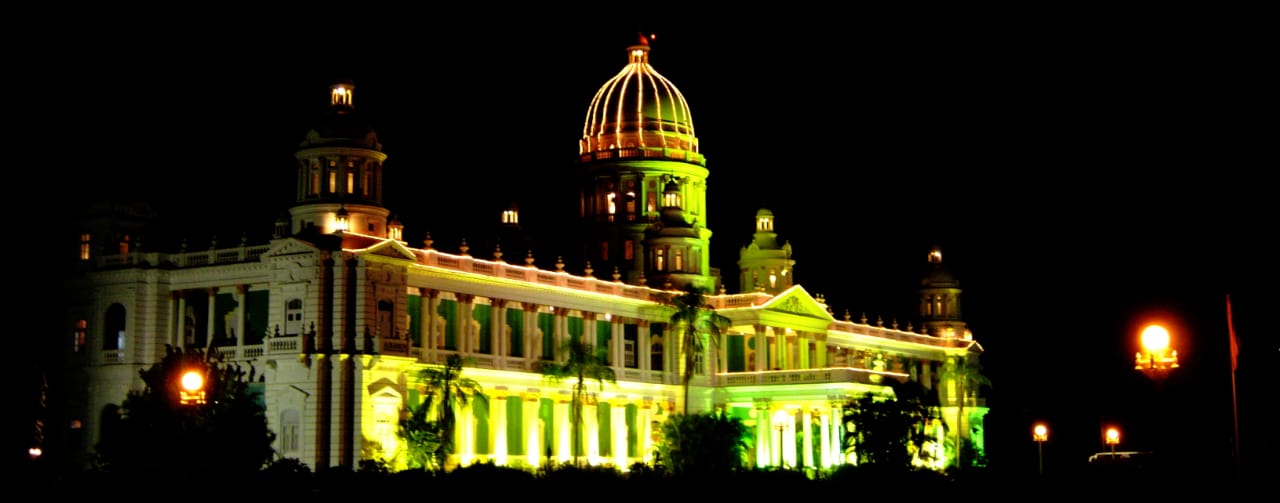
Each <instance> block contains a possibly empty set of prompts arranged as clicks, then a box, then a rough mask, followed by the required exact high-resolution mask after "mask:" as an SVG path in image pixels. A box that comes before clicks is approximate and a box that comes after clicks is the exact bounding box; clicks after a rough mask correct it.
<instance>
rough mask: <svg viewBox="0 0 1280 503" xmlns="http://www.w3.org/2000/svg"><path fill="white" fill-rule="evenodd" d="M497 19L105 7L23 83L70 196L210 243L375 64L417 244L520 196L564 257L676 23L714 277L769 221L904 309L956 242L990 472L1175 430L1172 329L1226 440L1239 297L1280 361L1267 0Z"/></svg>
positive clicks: (372, 78)
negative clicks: (1147, 429)
mask: <svg viewBox="0 0 1280 503" xmlns="http://www.w3.org/2000/svg"><path fill="white" fill-rule="evenodd" d="M472 9H473V8H469V9H468V10H472ZM471 14H475V15H473V16H471V17H467V16H461V17H458V16H450V17H445V16H443V15H437V16H425V17H423V16H415V17H407V16H406V17H397V16H392V17H380V16H379V15H378V14H377V13H368V12H362V13H358V14H353V15H351V16H350V17H348V16H346V15H339V14H337V13H326V14H314V15H308V16H302V17H300V18H288V17H280V18H275V17H272V18H260V17H255V18H249V17H241V16H240V15H238V14H236V15H232V14H229V13H226V12H221V13H167V14H166V16H172V19H171V20H170V22H166V23H144V22H141V21H137V20H130V19H113V20H112V22H100V21H101V20H95V21H96V22H90V21H89V18H90V17H91V16H89V17H86V18H85V19H80V20H71V21H70V22H68V23H66V24H64V25H60V26H59V27H57V28H55V29H53V30H51V31H48V32H45V33H44V35H42V36H41V37H40V38H36V39H30V40H26V41H24V42H25V46H26V47H29V48H30V49H32V50H31V51H26V52H21V53H20V55H19V56H17V64H18V68H19V69H21V70H22V71H20V72H18V73H16V74H15V75H14V76H13V77H14V78H13V79H12V80H13V81H14V82H11V83H12V84H15V85H16V86H17V88H18V89H19V90H20V94H18V96H21V97H22V102H21V103H18V104H19V105H22V107H21V108H23V109H25V110H29V111H32V112H35V113H33V114H29V115H27V114H24V115H21V116H20V119H21V120H23V121H24V122H23V123H22V124H21V126H24V128H23V129H24V130H26V131H31V132H33V133H35V134H36V135H37V136H38V138H34V140H36V142H34V143H33V145H39V146H44V147H46V148H47V149H46V150H45V152H47V153H48V155H47V156H46V157H45V158H44V159H43V160H41V161H40V163H39V164H38V165H37V166H39V167H38V168H37V169H36V171H37V172H38V175H40V176H38V178H42V177H43V176H44V175H53V176H52V178H49V179H47V180H46V181H47V182H48V183H49V184H50V185H49V187H50V188H53V189H54V190H56V191H57V193H59V194H63V195H65V196H68V197H70V198H80V197H96V196H103V195H107V194H115V195H119V196H142V197H145V198H146V199H148V200H151V201H152V202H153V203H154V204H156V205H157V207H158V208H160V209H161V210H162V211H166V212H168V213H169V214H172V215H183V216H182V217H181V219H182V221H183V222H185V223H186V224H187V225H189V226H190V227H191V231H190V236H191V239H192V240H193V241H201V240H207V239H208V238H207V236H206V234H214V233H216V232H217V231H206V230H204V229H209V228H211V227H209V225H210V224H212V223H213V222H216V221H218V220H224V219H230V220H231V221H233V222H234V224H233V225H230V226H224V227H220V228H221V229H223V231H224V232H226V231H225V229H235V231H234V232H239V230H242V229H246V228H250V229H258V231H256V232H260V233H263V234H269V233H270V229H271V224H272V222H273V220H274V218H275V216H276V214H277V213H278V212H280V211H282V210H284V209H286V208H287V207H288V205H289V204H290V203H291V202H292V200H293V196H294V194H293V187H294V185H293V180H292V176H293V169H294V166H293V164H292V153H293V149H294V148H295V147H296V146H297V144H298V142H299V141H301V139H302V135H303V134H304V133H305V131H306V126H307V123H308V120H309V119H310V118H311V117H312V116H313V115H314V114H315V113H317V112H319V111H320V110H322V109H323V107H324V105H325V104H326V103H327V101H326V100H327V89H328V85H329V84H330V83H331V82H332V81H333V79H335V78H350V79H351V80H352V81H353V82H354V83H355V85H356V96H355V100H356V107H357V109H358V110H360V111H361V113H363V114H365V115H366V116H367V117H368V118H369V119H370V120H371V121H372V122H373V124H374V125H375V127H376V128H377V129H378V131H379V133H380V138H381V140H382V142H383V145H384V150H385V151H386V152H387V153H388V160H387V162H386V165H385V166H386V168H385V169H386V179H387V183H388V185H387V187H386V193H385V196H386V197H385V202H386V204H387V205H388V206H389V207H390V208H391V209H392V210H393V211H394V212H395V213H396V214H397V215H399V217H400V219H401V221H402V222H404V224H405V229H406V238H407V239H408V240H409V241H410V242H411V244H415V245H417V244H420V243H419V240H420V239H421V237H422V236H423V235H424V234H425V233H426V232H428V231H429V232H431V233H432V235H433V238H435V240H436V245H437V246H438V247H441V248H444V249H450V248H456V245H457V242H458V240H460V239H462V238H470V239H478V238H477V237H474V236H468V232H472V233H474V232H476V231H475V230H474V229H477V228H481V227H482V226H484V227H487V226H490V223H491V222H494V221H496V219H497V215H498V213H497V212H498V210H499V209H500V208H501V207H502V205H504V204H506V203H507V202H510V201H512V200H515V201H517V202H518V204H520V206H521V209H522V210H523V211H522V213H523V215H522V219H523V222H524V223H525V226H526V228H527V229H530V230H531V231H533V232H535V233H538V234H541V235H544V236H552V237H553V238H551V239H548V240H547V241H548V242H552V243H553V242H556V240H557V239H571V237H572V236H570V235H567V234H566V233H568V229H570V228H571V226H569V225H565V224H563V222H566V220H565V219H567V218H573V215H574V212H575V211H576V201H575V200H574V199H573V197H574V196H573V194H574V193H573V187H572V186H571V183H572V178H571V177H572V173H573V164H572V162H573V158H574V156H575V154H576V148H577V146H576V141H577V139H578V136H579V135H580V133H581V128H582V118H583V117H584V116H585V112H586V108H587V105H588V104H589V100H590V98H591V96H592V94H593V93H594V92H595V91H596V90H597V89H598V87H599V86H600V85H601V84H603V83H604V82H605V81H606V80H607V79H608V78H610V77H611V76H613V75H614V74H615V73H616V72H618V71H619V70H620V69H622V67H623V66H624V65H625V63H626V61H627V60H626V54H625V49H626V47H627V45H629V44H631V43H633V42H634V41H635V40H636V38H637V34H638V33H639V32H644V33H652V34H655V35H656V37H655V38H654V40H653V43H652V52H651V55H650V56H651V57H650V60H651V63H652V64H653V66H654V68H655V69H656V70H657V71H658V72H659V73H661V74H663V75H664V76H666V77H667V78H669V79H670V80H671V81H672V82H674V83H675V84H676V86H678V88H679V89H680V90H681V91H682V93H683V94H684V95H685V97H686V98H687V99H688V101H689V103H690V106H691V108H692V116H693V121H694V125H695V127H696V130H697V135H698V137H699V139H700V142H701V146H702V152H703V153H704V154H705V155H706V157H707V159H708V169H709V170H710V172H711V175H710V178H709V186H710V189H709V190H710V192H709V195H708V200H709V206H710V208H709V215H708V217H707V222H708V226H709V227H710V228H711V230H712V231H713V232H714V233H715V234H714V236H713V237H712V253H713V261H714V262H715V263H714V264H713V265H714V266H717V267H720V268H721V270H722V272H723V273H724V275H725V277H726V281H727V282H729V283H730V285H731V286H732V285H734V284H736V276H735V274H734V271H735V269H736V259H737V251H738V249H739V248H740V247H741V246H743V245H745V244H747V243H749V242H750V235H751V231H752V227H751V225H752V218H753V217H754V214H755V211H756V210H757V209H759V208H769V209H771V210H772V211H773V212H774V214H775V215H776V217H777V229H778V231H779V234H780V236H781V238H782V239H785V240H787V241H790V242H791V244H792V246H793V247H794V249H795V258H796V259H797V261H798V264H797V278H798V279H799V281H800V283H801V284H802V286H804V287H805V288H806V290H808V291H809V292H810V293H811V294H822V295H824V296H825V297H826V298H827V300H828V302H829V304H830V305H831V306H832V307H833V309H834V310H835V311H836V315H837V316H842V315H843V313H844V311H845V310H848V311H850V312H851V314H852V315H853V316H854V317H855V318H857V317H859V315H860V314H862V313H865V314H867V315H868V316H869V317H870V318H872V319H874V318H875V317H876V316H878V315H880V316H884V318H885V319H886V323H887V322H888V321H889V320H891V319H894V318H899V317H900V318H902V319H904V320H906V319H909V318H910V317H911V314H912V311H913V309H914V304H913V303H912V298H911V294H912V293H913V291H914V289H915V288H916V287H917V286H918V281H919V279H920V278H921V276H922V274H923V273H924V271H925V265H926V264H925V257H926V253H927V252H928V250H929V248H930V247H931V246H934V245H938V246H941V247H942V249H943V252H944V257H945V259H944V260H945V263H946V264H947V265H948V267H949V268H950V269H951V270H952V271H953V272H954V273H955V274H956V276H957V277H958V279H959V280H960V281H961V285H962V287H963V288H964V309H965V319H966V321H967V322H968V323H969V325H970V327H971V328H972V329H973V331H974V334H975V337H976V338H977V340H978V341H979V342H981V343H982V345H983V346H984V347H985V348H986V349H987V356H986V357H984V360H983V361H984V365H985V366H986V367H987V369H988V373H989V374H991V378H992V380H993V389H992V396H991V401H992V403H993V406H995V407H997V408H996V409H995V410H996V412H993V416H992V418H991V422H992V423H993V424H992V425H991V426H990V428H992V429H994V428H997V427H998V428H1000V431H999V432H995V431H993V432H992V433H991V436H993V437H996V439H995V440H993V443H994V444H995V445H999V446H1000V447H996V446H995V445H993V446H992V447H990V448H989V449H992V450H995V451H996V452H993V455H996V454H997V453H998V454H1001V455H1004V456H1010V457H1013V456H1021V455H1024V454H1025V451H1024V450H1025V449H1026V448H1028V447H1027V445H1030V443H1029V437H1028V435H1029V433H1028V431H1029V428H1030V426H1029V424H1030V423H1029V422H1028V421H1030V420H1031V419H1035V418H1051V419H1055V420H1057V421H1060V422H1061V423H1065V424H1069V425H1070V426H1066V425H1064V426H1063V427H1062V430H1060V431H1063V433H1062V434H1063V435H1064V436H1066V437H1067V438H1072V435H1073V434H1074V435H1076V437H1075V440H1076V441H1077V443H1078V444H1080V445H1078V446H1076V450H1073V451H1071V453H1070V457H1069V461H1070V462H1075V461H1076V460H1077V457H1076V454H1077V452H1076V451H1077V450H1079V451H1092V450H1098V449H1100V445H1099V444H1100V441H1099V440H1098V439H1097V438H1095V436H1096V433H1097V431H1096V428H1097V427H1098V426H1097V424H1098V423H1099V422H1101V421H1104V420H1106V419H1107V418H1110V417H1130V418H1132V416H1133V415H1134V414H1139V415H1140V414H1144V413H1149V411H1150V407H1148V406H1144V405H1142V404H1144V403H1146V402H1145V401H1144V400H1142V399H1134V397H1135V396H1140V397H1141V396H1146V395H1143V393H1144V391H1143V389H1142V387H1143V386H1144V385H1146V384H1144V381H1142V380H1141V379H1140V378H1141V376H1137V375H1136V374H1135V372H1134V371H1133V370H1132V368H1131V365H1130V359H1131V358H1132V353H1133V351H1134V350H1135V349H1136V344H1137V341H1136V338H1137V335H1136V334H1137V332H1136V330H1137V324H1138V323H1140V322H1141V321H1142V320H1144V319H1146V318H1147V317H1148V316H1153V314H1152V313H1158V312H1166V313H1171V314H1172V315H1173V316H1174V318H1176V320H1178V321H1179V323H1180V325H1178V326H1179V327H1180V328H1182V329H1184V331H1183V332H1179V333H1175V337H1176V338H1177V340H1179V341H1182V342H1183V343H1184V344H1185V346H1183V347H1182V348H1180V352H1181V353H1182V354H1183V355H1184V358H1185V359H1186V360H1187V364H1186V365H1185V367H1186V370H1187V372H1185V373H1184V374H1187V375H1188V376H1187V377H1184V378H1180V379H1183V380H1184V381H1185V382H1184V383H1183V384H1181V385H1182V386H1185V388H1184V390H1183V391H1182V392H1181V393H1184V394H1185V395H1191V394H1195V396H1197V397H1198V398H1197V399H1198V400H1200V401H1201V402H1200V403H1202V404H1203V405H1202V406H1197V409H1198V410H1200V412H1198V413H1197V414H1199V415H1197V416H1196V417H1197V418H1199V419H1203V420H1204V421H1205V422H1206V423H1208V424H1209V425H1210V426H1208V427H1207V428H1209V429H1210V431H1212V434H1211V438H1210V439H1208V440H1206V441H1205V442H1208V443H1209V444H1210V445H1209V446H1208V447H1205V449H1206V450H1210V451H1213V452H1215V453H1217V452H1219V450H1220V447H1221V441H1222V438H1223V427H1224V425H1225V426H1226V427H1227V428H1228V432H1227V433H1229V427H1230V402H1229V399H1230V394H1229V392H1230V388H1229V386H1230V384H1229V381H1228V379H1229V373H1228V371H1227V369H1226V365H1227V356H1226V347H1227V331H1226V321H1225V314H1224V306H1223V304H1224V300H1225V297H1226V295H1228V294H1230V295H1231V296H1232V299H1233V302H1234V303H1235V305H1236V312H1235V321H1236V325H1237V330H1238V332H1240V334H1241V338H1242V344H1243V348H1244V349H1245V350H1249V351H1254V352H1256V353H1255V354H1259V355H1261V353H1263V352H1264V351H1269V352H1270V353H1273V354H1270V355H1267V356H1266V358H1270V360H1269V361H1272V362H1274V360H1275V356H1274V353H1275V352H1276V351H1277V348H1276V338H1275V336H1274V335H1273V334H1267V333H1264V332H1263V330H1264V328H1263V327H1264V325H1263V320H1261V318H1263V316H1264V313H1265V312H1269V311H1270V308H1269V307H1267V304H1266V303H1265V299H1263V298H1262V297H1261V291H1262V289H1261V288H1258V285H1260V284H1266V283H1268V282H1270V281H1272V280H1273V278H1274V276H1275V275H1274V273H1273V272H1271V271H1272V269H1273V268H1272V267H1271V264H1270V261H1269V260H1268V257H1267V255H1266V253H1265V251H1266V248H1265V245H1267V244H1269V243H1270V241H1271V240H1272V238H1273V236H1274V235H1275V229H1276V224H1275V217H1276V211H1275V209H1274V207H1273V203H1272V201H1273V200H1274V196H1272V193H1273V191H1272V189H1271V185H1270V184H1267V183H1265V180H1268V179H1269V176H1268V175H1267V171H1269V170H1271V169H1273V166H1274V164H1275V162H1274V155H1269V154H1271V152H1270V150H1272V149H1265V150H1264V148H1263V147H1264V145H1270V144H1271V143H1272V142H1273V141H1274V140H1273V137H1274V135H1273V133H1270V131H1269V130H1267V129H1264V128H1263V127H1261V126H1262V125H1264V124H1267V123H1269V122H1272V121H1270V120H1265V119H1269V118H1270V117H1273V116H1274V114H1270V113H1266V112H1267V111H1273V110H1274V105H1273V99H1272V98H1271V97H1270V96H1269V94H1270V93H1268V95H1264V94H1263V92H1262V91H1263V90H1270V89H1274V88H1275V87H1274V86H1273V85H1272V84H1274V80H1273V79H1272V77H1270V76H1269V74H1268V72H1267V70H1269V68H1267V67H1268V66H1274V65H1269V64H1264V63H1263V62H1262V61H1263V60H1259V57H1260V56H1267V57H1269V58H1270V59H1271V60H1274V53H1272V54H1270V55H1266V54H1265V53H1264V51H1262V50H1261V49H1260V48H1261V47H1263V45H1262V44H1261V42H1262V41H1263V38H1264V37H1263V36H1262V32H1259V31H1256V30H1255V29H1253V24H1254V23H1253V22H1251V20H1250V19H1249V17H1248V16H1247V15H1244V13H1241V14H1239V15H1236V14H1231V13H1203V12H1201V13H1197V12H1168V11H1147V12H1118V11H1114V10H1113V11H1108V12H1049V11H1048V9H1045V11H1042V12H1031V11H1023V12H1007V11H1006V12H999V13H996V12H958V13H946V12H897V13H883V12H868V11H850V12H849V13H836V12H825V11H806V10H801V9H796V10H795V11H792V10H787V11H784V12H777V11H767V12H766V11H739V12H735V13H731V14H727V15H724V16H710V15H708V16H678V15H669V16H668V15H664V16H652V17H649V18H639V19H637V18H635V16H631V15H627V16H614V15H611V14H603V13H602V14H601V15H600V16H598V17H593V18H589V17H585V16H573V17H563V16H554V15H550V14H547V15H543V16H539V17H527V18H526V17H522V16H520V15H518V14H516V15H512V16H510V17H507V18H503V19H493V18H487V17H481V16H480V15H479V13H478V12H472V13H471ZM528 14H531V15H533V14H537V13H536V12H530V13H528ZM206 15H212V19H213V20H217V21H218V22H213V21H205V22H200V20H202V19H207V16H206ZM366 16H367V17H366ZM532 19H546V20H545V21H532ZM55 42H57V43H56V44H55ZM221 239H235V237H233V236H225V235H224V236H221ZM474 252H475V251H474V250H473V253H474ZM548 253H555V252H548ZM539 258H540V259H541V260H540V261H539V262H540V264H541V265H544V266H549V263H550V261H552V260H554V257H551V256H545V257H539ZM569 268H570V269H571V270H573V269H580V268H581V265H574V264H570V265H569ZM1272 332H1274V331H1272ZM1261 358H1262V357H1261V356H1259V361H1262V359H1261ZM1193 372H1194V373H1193ZM1135 376H1136V378H1135ZM1080 382H1084V383H1087V384H1088V386H1081V385H1079V383H1080ZM1177 386H1179V385H1174V384H1171V385H1169V387H1170V388H1171V389H1172V388H1176V387H1177ZM1178 393H1179V392H1175V391H1170V392H1169V394H1171V395H1174V397H1173V398H1170V400H1176V399H1178V396H1177V394H1178ZM1148 405H1149V404H1148ZM1135 409H1142V410H1140V411H1138V412H1135ZM1200 415H1202V416H1203V417H1200ZM1131 422H1139V420H1138V419H1131ZM1139 428H1140V427H1139V426H1136V425H1135V429H1139ZM1024 437H1028V438H1024ZM1059 438H1061V437H1059ZM1066 443H1067V442H1066V441H1064V447H1065V446H1066ZM1030 448H1032V449H1033V448H1034V447H1033V446H1032V447H1030ZM1215 449H1218V450H1215ZM1002 450H1003V451H1002ZM1064 462H1067V461H1064Z"/></svg>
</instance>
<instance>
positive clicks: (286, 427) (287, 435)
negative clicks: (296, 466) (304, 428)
mask: <svg viewBox="0 0 1280 503" xmlns="http://www.w3.org/2000/svg"><path fill="white" fill-rule="evenodd" d="M301 425H302V421H301V419H300V414H298V411H297V409H288V410H285V411H284V412H282V413H281V414H280V453H281V454H288V453H293V452H298V436H299V435H298V433H299V431H298V430H299V429H301Z"/></svg>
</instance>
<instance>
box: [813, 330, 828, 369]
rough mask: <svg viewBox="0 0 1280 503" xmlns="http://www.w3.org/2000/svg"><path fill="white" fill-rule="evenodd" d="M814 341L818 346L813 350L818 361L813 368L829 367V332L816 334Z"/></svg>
mask: <svg viewBox="0 0 1280 503" xmlns="http://www.w3.org/2000/svg"><path fill="white" fill-rule="evenodd" d="M813 343H814V345H816V346H817V349H816V350H814V352H813V354H814V357H815V358H817V361H815V362H813V368H818V369H822V368H827V362H828V361H830V360H829V359H828V356H829V355H828V354H827V351H828V349H827V334H825V333H821V334H814V337H813Z"/></svg>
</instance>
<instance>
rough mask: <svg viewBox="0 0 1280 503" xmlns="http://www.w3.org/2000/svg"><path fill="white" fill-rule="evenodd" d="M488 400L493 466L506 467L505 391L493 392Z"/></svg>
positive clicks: (499, 389) (497, 390)
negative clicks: (491, 429) (491, 428)
mask: <svg viewBox="0 0 1280 503" xmlns="http://www.w3.org/2000/svg"><path fill="white" fill-rule="evenodd" d="M494 391H495V392H496V393H494V395H493V398H492V399H491V400H489V423H490V424H492V425H493V464H494V465H496V466H507V465H508V461H507V450H508V449H507V395H506V390H505V389H502V388H498V389H495V390H494Z"/></svg>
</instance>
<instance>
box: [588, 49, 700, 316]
mask: <svg viewBox="0 0 1280 503" xmlns="http://www.w3.org/2000/svg"><path fill="white" fill-rule="evenodd" d="M627 54H628V63H627V65H626V66H625V67H623V69H622V71H620V72H618V74H617V75H614V76H613V78H611V79H609V80H608V81H607V82H605V84H604V85H603V86H601V87H600V90H599V91H597V92H596V94H595V97H594V98H592V100H591V105H590V107H588V109H587V116H586V120H585V121H584V123H583V126H582V138H581V139H580V140H579V142H578V154H579V156H578V163H577V168H578V169H577V173H578V186H579V190H580V197H581V204H580V212H581V216H582V219H581V222H582V225H583V229H582V231H583V232H582V236H583V238H584V241H585V244H584V245H585V246H586V247H587V248H586V250H585V251H586V253H585V255H586V257H587V259H588V260H589V261H591V262H592V263H593V264H595V265H596V269H599V270H610V269H613V268H615V267H616V268H617V270H618V271H619V272H620V273H621V274H622V277H623V278H624V281H626V282H627V283H631V284H647V285H649V286H651V287H654V288H663V287H664V286H666V283H667V281H671V283H672V286H673V287H674V288H679V287H682V286H684V285H685V284H689V283H693V284H698V285H700V286H704V287H706V288H707V289H708V290H711V291H714V288H715V285H716V284H717V283H718V281H717V278H716V276H717V275H716V274H715V272H714V271H713V270H712V269H711V258H710V252H709V244H710V239H711V231H710V230H709V229H708V228H707V218H706V207H707V204H706V203H707V175H708V172H707V168H706V159H705V158H703V156H702V154H700V153H699V152H698V138H697V136H695V135H694V129H693V120H692V119H691V117H690V114H689V104H688V103H687V102H686V101H685V99H684V96H683V95H682V94H680V90H679V89H676V86H675V85H673V84H672V83H671V81H669V80H667V79H666V78H665V77H663V76H662V75H660V74H659V73H658V72H657V71H655V70H654V69H653V67H652V66H650V65H649V42H648V39H646V38H645V37H641V38H640V42H639V43H638V44H636V45H633V46H631V47H628V48H627ZM677 208H678V211H676V209H677ZM676 220H678V221H676ZM651 226H656V228H653V229H651ZM672 228H680V229H681V230H680V232H678V233H677V234H678V236H675V235H672V234H671V233H670V231H668V232H665V233H664V232H660V231H661V230H662V229H672ZM646 232H648V234H649V235H650V236H654V237H656V236H659V235H662V236H664V238H663V239H658V240H657V241H653V242H650V241H647V240H646ZM677 255H678V256H679V257H680V259H679V260H673V259H672V257H675V256H677ZM659 257H661V258H659ZM659 278H661V279H659Z"/></svg>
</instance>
